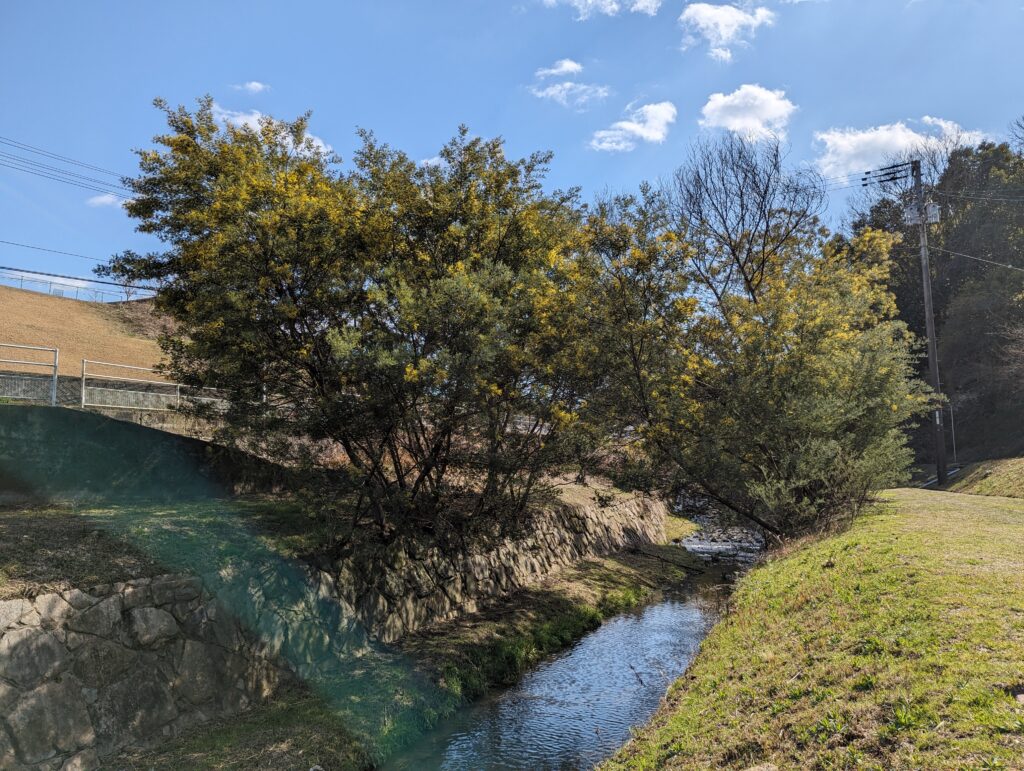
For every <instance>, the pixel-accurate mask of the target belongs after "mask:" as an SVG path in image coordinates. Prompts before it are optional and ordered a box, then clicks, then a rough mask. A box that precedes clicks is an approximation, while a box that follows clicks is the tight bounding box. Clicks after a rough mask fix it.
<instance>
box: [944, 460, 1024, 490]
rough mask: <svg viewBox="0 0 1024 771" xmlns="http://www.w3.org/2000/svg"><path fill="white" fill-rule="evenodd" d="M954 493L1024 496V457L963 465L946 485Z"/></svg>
mask: <svg viewBox="0 0 1024 771" xmlns="http://www.w3.org/2000/svg"><path fill="white" fill-rule="evenodd" d="M946 489H948V490H950V491H951V492H954V493H969V494H971V495H1001V496H1006V497H1009V498H1024V458H1002V459H999V460H986V461H981V462H980V463H972V464H971V465H969V466H966V467H964V469H963V471H961V472H960V473H959V474H957V475H956V476H955V477H954V478H953V481H952V482H950V483H949V485H948V486H947V488H946Z"/></svg>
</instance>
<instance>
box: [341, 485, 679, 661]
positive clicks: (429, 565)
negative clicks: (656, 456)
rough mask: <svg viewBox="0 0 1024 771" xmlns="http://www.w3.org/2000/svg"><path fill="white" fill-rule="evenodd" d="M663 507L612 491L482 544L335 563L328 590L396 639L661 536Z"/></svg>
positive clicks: (397, 550) (386, 637)
mask: <svg viewBox="0 0 1024 771" xmlns="http://www.w3.org/2000/svg"><path fill="white" fill-rule="evenodd" d="M667 514H668V507H667V506H666V504H665V503H664V502H663V501H661V500H658V499H654V498H649V497H645V496H640V495H637V496H627V495H622V494H621V493H617V494H616V495H615V499H614V501H613V502H611V503H608V504H606V505H604V506H600V505H598V504H597V503H596V502H590V503H575V504H573V503H563V504H561V505H559V506H556V507H554V508H553V509H551V510H549V511H544V512H541V513H539V514H538V515H536V516H535V517H534V519H533V521H532V522H531V523H530V524H529V526H528V528H526V531H527V534H526V535H525V536H524V537H521V538H519V539H517V540H515V541H513V540H511V539H504V540H501V541H499V542H498V543H496V544H493V545H491V546H490V547H488V548H487V549H485V550H470V551H468V552H466V553H462V554H446V553H443V552H442V551H441V550H439V549H437V548H431V549H425V550H423V551H422V552H419V553H417V552H416V551H415V550H413V549H412V548H411V547H409V546H395V547H393V548H392V549H391V551H390V552H389V553H386V554H383V555H378V556H377V558H376V559H377V562H376V564H374V565H365V564H360V565H353V564H351V563H341V564H339V565H337V566H336V568H335V579H334V582H333V583H334V589H335V591H336V592H337V594H338V596H339V597H340V598H341V599H342V600H343V601H344V603H345V604H346V605H348V606H349V607H351V608H354V609H355V612H356V614H357V617H358V619H359V621H360V622H361V623H362V625H363V626H364V627H365V628H366V629H367V630H368V631H369V632H370V634H371V635H372V636H373V637H374V638H376V639H378V640H380V641H382V642H385V643H389V642H394V641H395V640H398V639H399V638H401V637H403V636H404V635H406V634H409V633H410V632H414V631H416V630H417V629H421V628H422V627H424V626H427V625H429V624H432V623H435V622H438V621H443V620H447V619H450V618H453V617H456V616H459V615H462V614H464V613H471V612H473V611H475V610H477V609H478V608H479V607H480V605H481V604H484V603H487V602H489V601H492V600H493V599H494V598H496V597H501V596H503V595H505V594H508V593H510V592H513V591H515V590H516V589H520V588H523V587H525V586H528V585H530V584H532V583H536V581H537V580H538V579H539V578H542V577H543V576H545V575H547V574H548V573H550V572H552V571H553V570H557V569H558V568H560V567H565V566H567V565H571V564H572V563H574V562H577V561H579V560H580V559H582V558H584V557H588V556H592V555H604V554H612V553H614V552H617V551H621V550H622V549H625V548H627V547H630V546H635V545H639V544H644V543H661V542H662V541H663V540H664V537H665V517H666V516H667ZM368 582H369V585H367V583H368Z"/></svg>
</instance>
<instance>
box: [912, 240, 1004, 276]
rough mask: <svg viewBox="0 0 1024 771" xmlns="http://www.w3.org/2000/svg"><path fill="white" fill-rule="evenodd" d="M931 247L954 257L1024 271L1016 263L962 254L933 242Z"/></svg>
mask: <svg viewBox="0 0 1024 771" xmlns="http://www.w3.org/2000/svg"><path fill="white" fill-rule="evenodd" d="M931 248H932V249H935V250H936V251H939V252H945V253H946V254H952V255H954V256H955V257H966V258H967V259H968V260H977V261H978V262H984V263H988V264H989V265H995V266H997V267H1000V268H1008V269H1009V270H1016V271H1019V272H1021V273H1024V268H1018V267H1017V266H1016V265H1007V264H1006V263H1002V262H995V261H994V260H986V259H985V258H984V257H975V256H974V255H971V254H963V253H962V252H954V251H952V250H950V249H943V248H942V247H941V246H935V245H934V244H933V245H932V247H931Z"/></svg>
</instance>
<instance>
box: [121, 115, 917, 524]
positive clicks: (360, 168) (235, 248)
mask: <svg viewBox="0 0 1024 771" xmlns="http://www.w3.org/2000/svg"><path fill="white" fill-rule="evenodd" d="M158 106H159V107H160V108H161V109H163V110H164V112H165V114H166V118H167V122H168V126H169V132H168V133H166V134H164V135H161V136H158V137H157V138H156V147H155V149H151V150H143V151H140V152H139V162H140V174H139V176H138V177H136V178H135V179H132V180H130V184H131V186H132V189H133V191H134V193H135V197H134V198H133V200H132V201H131V202H130V203H129V204H128V210H129V213H130V214H131V215H132V216H133V217H135V218H136V219H137V220H138V223H139V225H138V227H139V229H140V230H141V231H143V232H146V233H152V234H154V235H156V236H157V237H159V238H160V239H161V241H162V242H163V243H164V244H165V249H164V250H163V251H160V252H154V253H150V254H146V255H139V254H135V253H132V252H126V253H123V254H121V255H118V256H116V257H115V258H114V259H113V260H112V262H111V264H110V266H109V267H108V271H109V272H110V273H112V274H114V275H118V276H122V277H126V278H131V279H133V280H141V279H147V280H150V281H155V282H156V283H157V285H158V286H159V291H158V295H157V302H158V304H159V307H160V308H162V309H163V310H164V311H166V312H167V313H169V314H170V315H171V316H172V317H173V318H174V319H175V320H176V322H177V325H176V326H175V329H174V332H173V334H172V335H171V336H169V337H168V338H167V339H165V340H164V346H165V348H166V350H167V352H168V354H169V365H168V366H169V368H170V369H171V371H173V373H174V374H175V375H176V376H177V377H179V378H181V379H183V380H184V382H187V383H190V384H193V385H197V386H212V387H216V388H218V389H220V390H222V391H223V392H224V393H225V396H226V397H227V401H228V403H229V407H228V408H227V410H226V412H225V413H224V414H223V415H222V416H221V417H222V420H223V425H224V430H225V432H226V433H229V434H231V435H233V436H235V437H238V438H243V439H244V440H245V441H247V442H249V443H250V444H252V443H261V444H263V445H264V448H265V451H266V452H272V453H273V454H274V455H275V456H277V457H280V458H281V459H282V460H283V459H289V460H291V461H293V462H299V461H301V462H303V463H305V464H307V465H308V466H310V467H313V468H316V469H317V470H318V471H320V472H322V473H321V476H320V477H319V479H320V480H321V485H322V486H323V487H324V488H325V489H329V490H330V494H331V495H332V496H333V497H334V498H335V499H336V500H337V502H338V511H339V512H344V516H343V517H342V516H339V517H335V519H336V521H338V522H345V523H347V528H348V531H349V532H351V531H353V530H355V529H357V528H359V527H361V525H362V524H364V523H374V525H375V528H376V530H377V532H378V533H379V535H380V536H381V537H384V538H390V537H392V536H393V535H394V534H396V533H400V532H403V531H407V530H409V529H413V530H419V531H422V530H435V529H437V528H442V527H449V526H450V525H452V524H453V523H465V522H479V521H485V520H486V521H495V522H501V523H516V522H519V521H521V520H522V518H523V515H524V514H525V513H526V512H527V510H528V507H529V505H530V502H531V500H532V499H533V498H534V497H535V495H536V493H537V492H538V491H540V490H542V489H544V488H545V487H546V486H548V485H550V484H552V483H553V481H554V480H556V479H558V478H560V477H561V476H564V475H565V474H567V473H576V474H577V476H578V477H585V475H586V474H587V473H589V472H592V471H596V472H600V473H605V474H609V475H612V476H614V477H616V478H619V479H620V480H625V479H631V480H632V483H634V484H640V485H644V486H650V487H659V488H662V489H664V490H673V489H678V488H679V487H680V486H689V487H691V488H693V489H695V490H697V491H699V492H702V493H703V494H705V495H707V496H710V497H711V498H713V499H715V500H717V501H719V502H720V503H721V504H723V505H725V506H728V507H729V508H731V509H733V510H735V511H737V512H739V513H740V514H742V515H743V516H745V517H748V518H749V519H750V520H751V521H753V522H756V523H758V524H759V525H760V526H762V527H764V528H765V529H766V530H768V531H770V532H772V533H774V534H776V535H778V536H780V537H783V536H787V535H790V534H793V533H799V532H804V531H806V530H808V529H812V528H814V527H821V526H825V525H827V524H829V523H832V522H835V521H837V520H840V519H842V518H843V517H845V516H847V515H848V514H849V513H850V512H852V511H854V510H855V509H856V507H857V505H858V504H859V503H860V502H861V501H863V500H864V498H865V497H866V496H867V494H868V493H869V492H870V490H872V489H874V488H876V487H877V486H879V485H883V484H888V483H891V482H893V481H895V480H896V479H897V478H898V477H899V476H900V475H901V474H902V473H903V471H904V470H905V468H906V467H907V464H908V462H909V456H908V451H907V450H906V448H905V441H904V436H903V432H902V430H901V429H902V427H903V426H904V425H905V423H906V422H907V421H908V420H910V419H911V418H912V417H913V416H914V415H915V414H917V413H919V412H920V411H921V410H922V409H923V408H924V407H925V405H926V403H927V401H928V399H927V396H926V395H925V392H924V389H923V386H921V385H920V383H918V382H917V381H915V380H914V379H913V378H912V370H913V366H914V353H913V348H912V340H911V337H910V335H909V334H908V333H907V331H906V328H905V325H903V324H902V323H900V322H899V321H897V320H895V319H894V314H895V312H896V304H895V303H894V301H893V297H892V295H891V293H890V292H889V290H888V284H887V282H888V281H889V275H890V271H889V259H888V255H889V251H890V249H891V248H892V245H893V243H894V239H893V238H892V237H890V236H887V235H885V234H883V233H880V232H875V231H872V230H865V231H864V232H863V233H861V234H860V235H859V236H858V237H857V238H855V239H853V240H852V241H850V242H848V243H847V242H841V241H839V240H837V239H834V238H832V237H831V236H830V235H829V234H828V233H827V232H826V231H824V229H822V227H821V225H820V223H819V222H818V219H817V216H816V215H817V212H818V209H819V208H820V205H821V195H822V193H821V188H820V182H819V181H818V180H817V179H816V178H815V177H813V175H811V176H808V175H806V174H794V173H791V172H789V171H787V170H786V169H785V167H784V159H783V158H782V154H781V153H780V152H779V148H778V146H777V144H773V143H752V142H746V141H745V140H741V139H736V138H730V139H725V140H722V141H721V142H719V143H717V144H716V143H710V144H705V145H703V146H702V147H699V148H697V149H695V151H694V153H693V155H692V156H691V158H690V160H689V161H688V162H687V163H685V164H684V165H683V166H682V167H681V168H680V170H679V171H678V173H677V174H676V176H675V177H674V180H673V182H672V183H671V184H670V185H668V186H666V187H664V188H661V189H658V188H654V187H652V186H646V185H645V186H642V187H641V189H640V190H639V191H638V193H637V194H635V195H620V196H613V197H609V198H607V199H605V200H599V201H597V202H595V203H594V204H592V205H586V204H584V203H583V202H582V201H581V200H580V196H579V193H578V191H576V190H568V191H550V190H548V189H547V188H546V187H545V185H544V177H545V173H546V171H547V168H548V164H549V162H550V160H551V158H550V155H549V154H546V153H538V154H534V155H532V156H530V157H528V158H523V159H518V160H514V159H509V158H507V157H506V155H505V150H504V145H503V143H502V141H501V140H500V139H493V140H484V139H481V138H478V137H474V136H472V135H471V134H470V133H469V131H468V130H467V129H465V128H462V129H460V130H459V132H458V133H457V134H456V136H455V137H454V138H453V139H452V140H451V141H450V142H449V143H448V144H447V145H445V147H444V148H443V149H442V150H441V152H440V153H439V155H438V158H437V160H436V162H430V163H416V162H414V161H413V160H412V159H410V158H409V157H408V156H407V155H405V154H404V153H402V152H401V151H399V150H396V149H393V148H391V147H388V146H387V145H386V144H382V143H381V142H379V141H378V140H377V139H376V138H375V137H374V136H373V135H372V134H371V133H369V132H362V133H361V135H360V136H361V140H362V145H361V148H360V149H359V151H358V152H357V153H356V155H355V157H354V158H353V159H352V162H351V164H349V165H348V166H345V165H343V164H342V163H340V161H339V159H337V158H334V157H333V156H331V155H330V153H329V152H328V151H326V150H325V149H324V148H323V147H322V146H321V145H318V144H317V143H316V142H314V141H313V140H312V139H310V138H309V136H308V135H307V133H306V118H305V117H302V118H299V119H298V120H295V121H292V122H286V121H278V120H274V119H272V118H269V117H268V118H264V119H262V120H261V121H260V124H259V126H258V127H252V126H234V125H223V124H221V123H218V121H217V119H216V117H215V115H214V112H213V105H212V101H211V100H210V99H209V98H206V99H204V100H201V101H200V103H199V106H198V108H197V109H196V110H194V111H189V110H187V109H185V108H175V109H172V108H170V107H168V106H167V105H166V104H164V103H162V102H158ZM638 470H642V473H636V472H637V471H638ZM321 507H322V508H323V509H325V510H330V509H331V507H330V506H329V505H327V504H325V503H323V502H321ZM343 529H344V528H340V530H343ZM342 535H343V534H342ZM340 540H341V541H343V540H344V538H343V537H341V538H340Z"/></svg>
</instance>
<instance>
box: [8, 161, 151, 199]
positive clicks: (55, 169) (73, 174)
mask: <svg viewBox="0 0 1024 771" xmlns="http://www.w3.org/2000/svg"><path fill="white" fill-rule="evenodd" d="M0 158H7V159H8V160H9V161H15V162H17V163H20V164H24V165H31V166H35V167H37V168H40V169H45V170H46V171H48V172H56V173H57V174H60V175H62V176H67V177H75V178H76V179H81V180H84V181H86V182H89V183H90V184H96V185H102V186H103V187H109V188H112V189H115V190H123V191H125V192H126V193H130V192H132V191H131V190H129V189H128V188H127V187H125V186H124V185H121V184H118V183H115V182H107V181H106V180H104V179H97V178H96V177H90V176H87V175H85V174H78V173H77V172H74V171H67V170H65V169H62V168H59V167H57V166H50V165H49V164H47V163H40V162H39V161H33V160H32V159H31V158H22V157H21V156H20V155H14V154H13V153H5V152H2V151H0Z"/></svg>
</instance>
